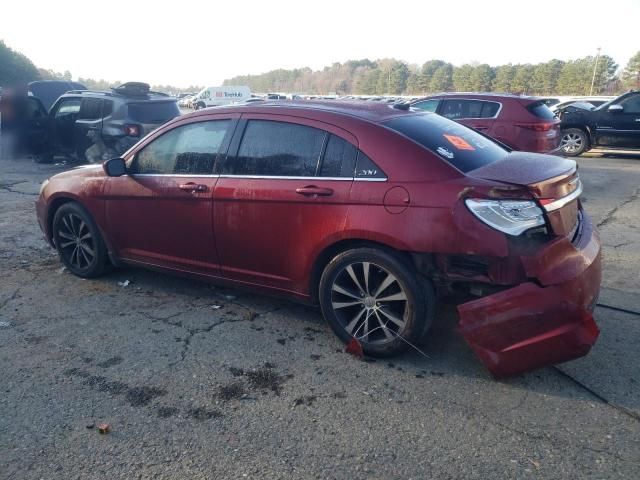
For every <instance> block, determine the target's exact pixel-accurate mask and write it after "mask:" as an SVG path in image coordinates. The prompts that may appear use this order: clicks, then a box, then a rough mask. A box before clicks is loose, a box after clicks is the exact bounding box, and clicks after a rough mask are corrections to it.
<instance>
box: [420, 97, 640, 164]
mask: <svg viewBox="0 0 640 480" xmlns="http://www.w3.org/2000/svg"><path fill="white" fill-rule="evenodd" d="M550 103H551V105H552V108H549V107H548V105H549V104H550ZM410 105H411V106H412V107H413V108H419V109H423V110H426V111H431V112H434V113H437V114H439V115H442V116H444V117H447V118H450V119H452V120H455V121H457V122H460V123H463V124H465V125H467V126H470V127H472V128H474V129H476V130H478V131H479V132H481V133H484V134H487V135H489V136H490V137H492V138H494V139H495V140H498V141H499V142H501V143H503V144H504V145H505V146H507V147H508V148H511V149H513V150H522V151H530V152H539V153H555V154H561V155H565V156H577V155H580V154H582V153H584V152H586V151H588V150H590V149H592V148H605V149H639V148H640V92H639V91H630V92H627V93H625V94H623V95H621V96H619V97H609V98H591V99H586V98H578V99H569V100H566V99H565V100H563V99H545V98H538V97H527V96H522V95H504V94H474V93H448V94H441V95H433V96H429V97H425V98H422V99H419V100H414V101H411V102H410Z"/></svg>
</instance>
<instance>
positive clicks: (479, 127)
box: [475, 125, 489, 130]
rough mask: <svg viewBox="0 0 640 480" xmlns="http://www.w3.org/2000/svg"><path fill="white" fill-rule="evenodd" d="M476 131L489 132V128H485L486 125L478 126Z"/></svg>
mask: <svg viewBox="0 0 640 480" xmlns="http://www.w3.org/2000/svg"><path fill="white" fill-rule="evenodd" d="M475 129H476V130H489V127H487V126H484V125H478V126H477V127H475Z"/></svg>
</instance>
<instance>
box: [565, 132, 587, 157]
mask: <svg viewBox="0 0 640 480" xmlns="http://www.w3.org/2000/svg"><path fill="white" fill-rule="evenodd" d="M589 148H590V147H589V138H588V137H587V133H586V132H585V131H584V130H581V129H579V128H567V129H566V130H562V133H561V134H560V149H561V151H562V153H563V154H564V155H566V156H567V157H577V156H578V155H581V154H583V153H584V152H586V151H587V150H589Z"/></svg>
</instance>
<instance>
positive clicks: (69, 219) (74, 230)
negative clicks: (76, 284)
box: [53, 202, 107, 278]
mask: <svg viewBox="0 0 640 480" xmlns="http://www.w3.org/2000/svg"><path fill="white" fill-rule="evenodd" d="M53 240H54V242H55V245H56V248H57V250H58V254H59V255H60V260H62V263H63V264H64V266H65V267H67V268H68V269H69V271H70V272H71V273H73V274H74V275H77V276H78V277H82V278H93V277H98V276H100V275H102V273H103V272H104V270H105V267H106V265H107V248H106V247H105V244H104V241H103V240H102V235H100V231H99V230H98V227H97V225H96V224H95V222H94V221H93V218H91V215H90V214H89V213H88V212H87V211H86V210H85V209H84V208H83V207H82V206H80V205H79V204H77V203H74V202H70V203H65V204H64V205H62V206H61V207H60V208H59V209H58V210H57V211H56V214H55V215H54V217H53Z"/></svg>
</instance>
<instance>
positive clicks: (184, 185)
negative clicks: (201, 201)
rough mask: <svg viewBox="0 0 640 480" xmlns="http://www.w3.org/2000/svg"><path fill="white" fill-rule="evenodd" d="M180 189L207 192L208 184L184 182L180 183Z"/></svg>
mask: <svg viewBox="0 0 640 480" xmlns="http://www.w3.org/2000/svg"><path fill="white" fill-rule="evenodd" d="M179 188H180V190H184V191H185V192H206V191H207V186H206V185H203V184H201V183H193V182H189V183H182V184H180V187H179Z"/></svg>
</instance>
